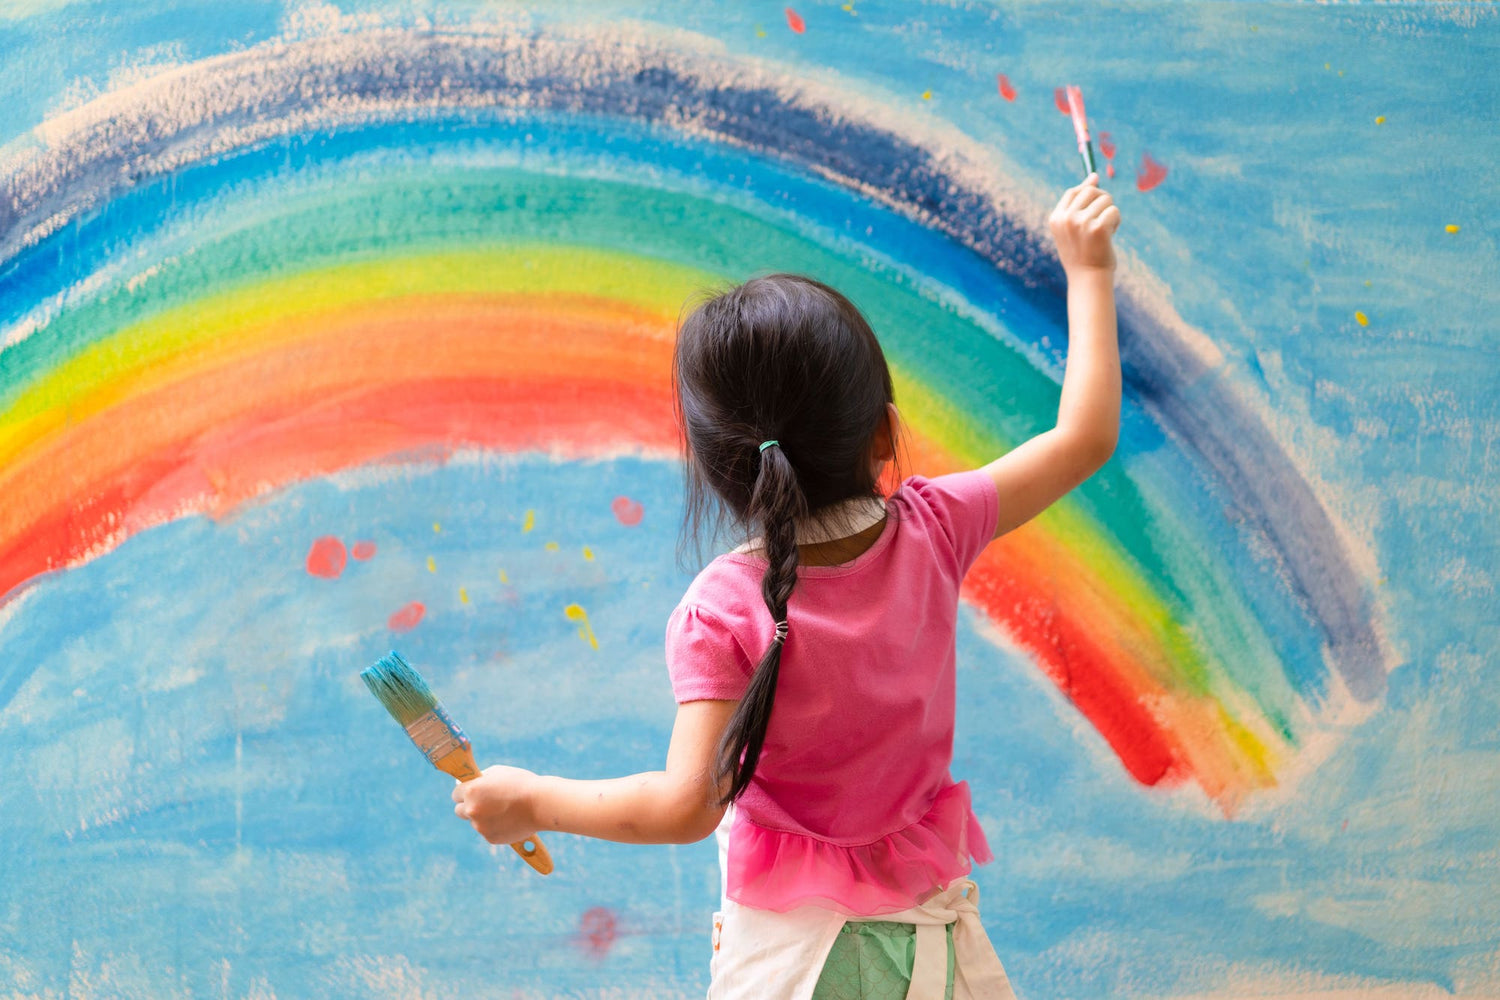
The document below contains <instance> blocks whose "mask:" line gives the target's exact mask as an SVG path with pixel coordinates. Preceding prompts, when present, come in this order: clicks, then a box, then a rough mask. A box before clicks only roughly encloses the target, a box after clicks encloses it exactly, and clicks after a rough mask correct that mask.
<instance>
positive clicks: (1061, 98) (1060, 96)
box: [1052, 87, 1073, 117]
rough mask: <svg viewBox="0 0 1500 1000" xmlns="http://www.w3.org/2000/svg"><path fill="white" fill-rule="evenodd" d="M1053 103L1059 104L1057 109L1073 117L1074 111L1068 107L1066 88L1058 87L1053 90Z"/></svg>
mask: <svg viewBox="0 0 1500 1000" xmlns="http://www.w3.org/2000/svg"><path fill="white" fill-rule="evenodd" d="M1052 103H1054V104H1056V105H1057V110H1059V111H1061V112H1062V113H1063V114H1065V115H1068V116H1069V117H1072V115H1073V111H1072V109H1071V108H1069V107H1068V92H1067V91H1066V90H1065V89H1063V88H1062V87H1058V88H1057V89H1056V90H1054V91H1053V92H1052Z"/></svg>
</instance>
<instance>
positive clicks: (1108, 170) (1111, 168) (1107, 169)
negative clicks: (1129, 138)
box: [1104, 163, 1115, 177]
mask: <svg viewBox="0 0 1500 1000" xmlns="http://www.w3.org/2000/svg"><path fill="white" fill-rule="evenodd" d="M1104 174H1105V176H1106V177H1113V176H1114V175H1115V165H1114V164H1113V163H1106V164H1105V165H1104Z"/></svg>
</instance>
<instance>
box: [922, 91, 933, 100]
mask: <svg viewBox="0 0 1500 1000" xmlns="http://www.w3.org/2000/svg"><path fill="white" fill-rule="evenodd" d="M922 100H924V101H930V100H932V91H930V90H924V91H922Z"/></svg>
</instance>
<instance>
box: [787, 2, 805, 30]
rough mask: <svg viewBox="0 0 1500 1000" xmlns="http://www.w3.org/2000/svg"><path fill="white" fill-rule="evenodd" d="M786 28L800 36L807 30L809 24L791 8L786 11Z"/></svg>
mask: <svg viewBox="0 0 1500 1000" xmlns="http://www.w3.org/2000/svg"><path fill="white" fill-rule="evenodd" d="M786 26H787V27H788V28H791V29H792V30H793V31H795V32H796V33H797V34H799V35H800V34H802V33H803V32H804V31H806V30H807V22H806V21H804V20H802V15H801V14H798V13H797V12H796V11H795V10H792V8H790V7H788V8H787V9H786Z"/></svg>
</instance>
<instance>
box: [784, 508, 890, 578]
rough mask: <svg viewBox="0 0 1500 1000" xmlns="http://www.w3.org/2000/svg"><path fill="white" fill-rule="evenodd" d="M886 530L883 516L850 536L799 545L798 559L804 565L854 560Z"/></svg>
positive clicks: (826, 564) (828, 564)
mask: <svg viewBox="0 0 1500 1000" xmlns="http://www.w3.org/2000/svg"><path fill="white" fill-rule="evenodd" d="M884 530H885V518H884V517H882V518H881V519H880V520H878V521H876V522H875V523H874V524H872V525H870V526H869V527H868V528H866V529H865V530H863V531H861V532H859V533H857V534H853V535H850V536H849V537H848V538H835V539H834V540H833V541H831V542H816V543H814V544H812V545H799V546H797V559H798V561H799V562H801V563H802V565H804V566H839V565H842V564H843V563H846V562H853V561H854V560H855V559H858V558H859V557H860V556H862V555H864V554H865V552H867V551H868V550H869V548H870V546H872V545H874V544H875V543H876V542H877V541H879V539H880V533H881V532H883V531H884Z"/></svg>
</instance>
